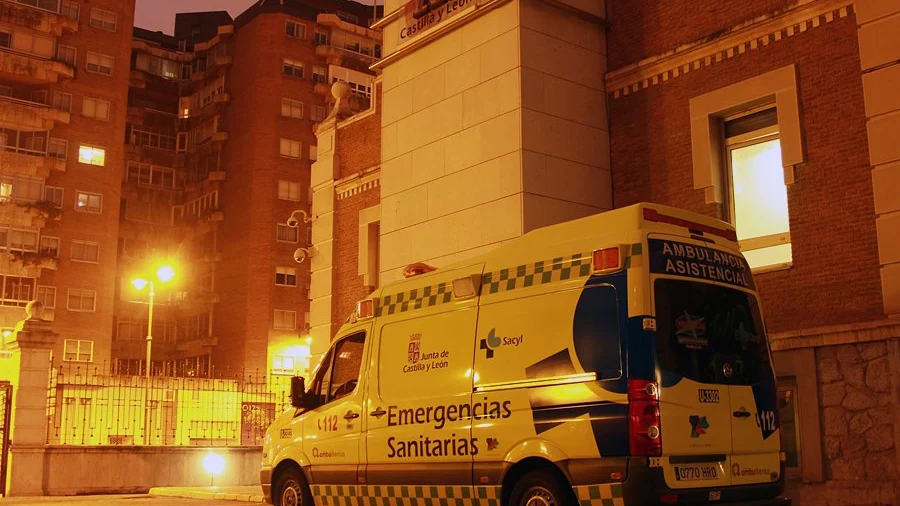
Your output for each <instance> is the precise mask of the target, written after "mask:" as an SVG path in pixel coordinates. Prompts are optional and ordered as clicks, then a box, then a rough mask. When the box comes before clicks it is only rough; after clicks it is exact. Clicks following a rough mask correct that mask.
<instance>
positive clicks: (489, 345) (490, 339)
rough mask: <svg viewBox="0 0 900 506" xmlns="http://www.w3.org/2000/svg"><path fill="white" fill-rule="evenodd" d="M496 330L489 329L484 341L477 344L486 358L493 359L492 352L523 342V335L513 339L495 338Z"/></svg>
mask: <svg viewBox="0 0 900 506" xmlns="http://www.w3.org/2000/svg"><path fill="white" fill-rule="evenodd" d="M495 331H496V329H491V331H490V332H488V335H487V337H486V338H485V339H482V340H481V342H480V343H479V346H478V347H479V349H482V350H484V352H485V357H486V358H494V350H496V349H497V348H499V347H501V346H519V345H520V344H522V342H523V341H524V340H525V337H524V336H523V335H521V334H520V335H518V336H515V337H497V336H496V335H495Z"/></svg>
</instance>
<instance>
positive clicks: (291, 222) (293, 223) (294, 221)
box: [287, 214, 300, 228]
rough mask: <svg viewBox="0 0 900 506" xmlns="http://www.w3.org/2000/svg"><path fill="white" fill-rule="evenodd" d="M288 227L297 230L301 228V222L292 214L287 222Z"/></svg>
mask: <svg viewBox="0 0 900 506" xmlns="http://www.w3.org/2000/svg"><path fill="white" fill-rule="evenodd" d="M287 226H289V227H291V228H297V227H299V226H300V220H298V219H297V218H294V215H293V214H292V215H291V217H290V218H288V220H287Z"/></svg>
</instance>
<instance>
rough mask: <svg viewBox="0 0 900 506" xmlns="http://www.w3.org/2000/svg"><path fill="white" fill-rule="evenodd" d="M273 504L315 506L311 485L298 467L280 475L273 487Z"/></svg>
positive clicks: (286, 470) (288, 469) (277, 505)
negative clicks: (310, 490) (310, 489)
mask: <svg viewBox="0 0 900 506" xmlns="http://www.w3.org/2000/svg"><path fill="white" fill-rule="evenodd" d="M272 504H274V505H275V506H314V505H313V499H312V494H310V492H309V485H307V484H306V479H305V478H304V477H303V473H302V472H301V471H300V469H298V468H296V467H289V468H287V469H285V470H284V471H282V472H280V473H278V477H277V478H276V479H275V483H274V486H273V487H272Z"/></svg>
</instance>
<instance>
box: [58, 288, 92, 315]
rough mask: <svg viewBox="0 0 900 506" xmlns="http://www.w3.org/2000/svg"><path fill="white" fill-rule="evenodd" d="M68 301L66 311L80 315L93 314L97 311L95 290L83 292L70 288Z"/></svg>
mask: <svg viewBox="0 0 900 506" xmlns="http://www.w3.org/2000/svg"><path fill="white" fill-rule="evenodd" d="M67 299H68V300H67V301H66V309H68V310H69V311H75V312H79V313H93V312H94V311H96V310H97V292H96V291H95V290H82V289H79V288H69V294H68V297H67Z"/></svg>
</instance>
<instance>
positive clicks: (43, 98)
mask: <svg viewBox="0 0 900 506" xmlns="http://www.w3.org/2000/svg"><path fill="white" fill-rule="evenodd" d="M31 101H32V102H34V103H36V104H44V105H50V102H48V101H47V90H38V91H32V92H31Z"/></svg>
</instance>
